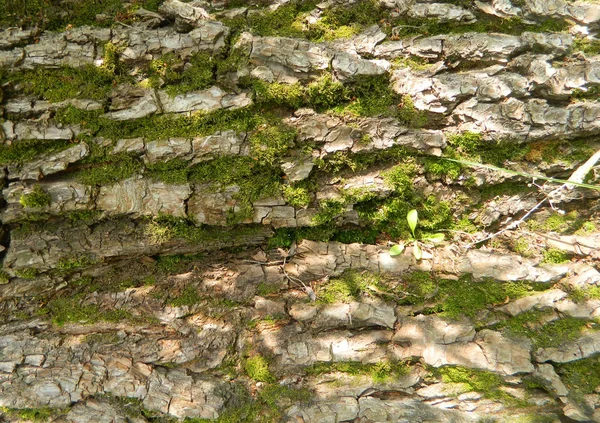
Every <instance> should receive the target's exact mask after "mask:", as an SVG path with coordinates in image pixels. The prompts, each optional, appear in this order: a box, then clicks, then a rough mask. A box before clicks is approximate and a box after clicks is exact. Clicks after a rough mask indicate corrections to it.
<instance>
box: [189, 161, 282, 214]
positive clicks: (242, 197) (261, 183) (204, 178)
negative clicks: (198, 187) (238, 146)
mask: <svg viewBox="0 0 600 423" xmlns="http://www.w3.org/2000/svg"><path fill="white" fill-rule="evenodd" d="M269 157H270V156H269ZM272 157H275V156H272ZM189 179H190V180H191V181H192V182H199V183H210V182H212V183H213V186H212V188H211V189H214V190H219V189H221V188H223V187H227V186H232V185H237V186H238V187H239V188H240V190H239V192H238V193H237V194H235V197H234V198H235V199H236V200H237V204H236V206H237V207H239V211H238V212H236V213H233V212H232V213H231V214H230V216H229V222H230V223H236V222H239V221H242V220H244V219H247V218H249V217H251V216H252V202H254V201H256V200H258V199H261V198H266V197H271V196H275V195H278V194H279V193H280V192H281V182H282V179H281V169H274V168H272V167H270V166H265V165H263V164H261V163H260V162H259V161H257V160H254V159H252V158H251V157H219V158H217V159H214V160H211V161H209V162H204V163H201V164H199V165H196V166H194V167H193V168H192V169H191V171H190V176H189Z"/></svg>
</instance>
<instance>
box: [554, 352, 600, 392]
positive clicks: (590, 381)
mask: <svg viewBox="0 0 600 423" xmlns="http://www.w3.org/2000/svg"><path fill="white" fill-rule="evenodd" d="M556 372H557V373H558V374H559V375H560V377H561V379H562V381H563V382H564V383H565V384H566V385H567V386H569V387H570V390H571V392H572V393H575V394H576V395H587V394H593V393H594V392H597V389H598V387H600V357H599V356H596V357H590V358H584V359H582V360H577V361H573V362H571V363H566V364H558V365H556Z"/></svg>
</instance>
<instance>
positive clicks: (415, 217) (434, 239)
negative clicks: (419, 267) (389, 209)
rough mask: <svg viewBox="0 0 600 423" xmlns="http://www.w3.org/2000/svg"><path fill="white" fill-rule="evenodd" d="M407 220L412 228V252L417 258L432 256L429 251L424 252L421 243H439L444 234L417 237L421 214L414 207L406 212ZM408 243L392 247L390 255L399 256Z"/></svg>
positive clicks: (442, 239)
mask: <svg viewBox="0 0 600 423" xmlns="http://www.w3.org/2000/svg"><path fill="white" fill-rule="evenodd" d="M406 221H407V222H408V227H409V228H410V232H411V233H412V237H411V240H410V242H411V243H412V254H413V256H414V257H415V259H417V260H421V259H422V258H423V257H424V256H425V258H428V257H430V256H431V255H430V254H429V253H427V254H424V253H423V249H422V248H421V246H420V245H419V244H420V243H422V244H425V243H428V242H429V243H432V244H439V243H440V242H443V241H444V234H442V233H437V234H426V235H423V236H421V237H420V239H417V235H416V233H415V230H416V229H417V225H418V223H419V214H418V212H417V211H416V210H415V209H412V210H411V211H409V212H408V213H407V214H406ZM405 247H406V245H405V244H397V245H394V246H393V247H392V248H390V251H389V254H390V256H392V257H394V256H398V255H400V254H402V253H403V252H404V249H405Z"/></svg>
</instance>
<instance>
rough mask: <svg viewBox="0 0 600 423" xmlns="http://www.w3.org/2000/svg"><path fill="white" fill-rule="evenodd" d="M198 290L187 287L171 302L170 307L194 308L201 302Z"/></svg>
mask: <svg viewBox="0 0 600 423" xmlns="http://www.w3.org/2000/svg"><path fill="white" fill-rule="evenodd" d="M201 299H202V298H201V297H200V294H198V289H196V287H194V286H191V285H190V286H186V287H185V289H184V290H183V291H182V292H181V294H179V295H178V296H177V297H175V298H172V299H170V300H169V305H170V306H173V307H183V306H193V305H195V304H198V303H199V302H200V301H201Z"/></svg>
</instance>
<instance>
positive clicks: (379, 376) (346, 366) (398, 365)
mask: <svg viewBox="0 0 600 423" xmlns="http://www.w3.org/2000/svg"><path fill="white" fill-rule="evenodd" d="M304 371H305V372H306V373H307V374H308V375H310V376H317V375H322V374H327V373H346V374H349V375H353V376H362V375H367V376H370V377H371V379H372V380H373V382H375V383H382V382H386V381H388V380H390V379H397V378H399V377H402V376H406V375H408V374H409V373H410V367H409V365H408V364H407V363H403V362H391V361H387V360H384V361H381V362H379V363H371V364H363V363H360V362H354V361H342V362H336V363H326V362H319V363H315V364H313V365H312V366H310V367H307V368H306V369H304Z"/></svg>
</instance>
